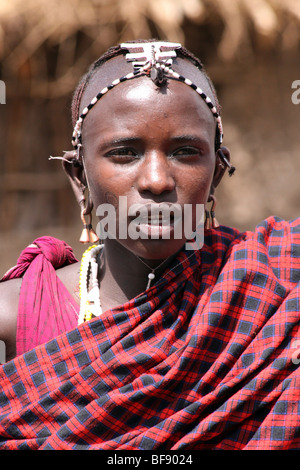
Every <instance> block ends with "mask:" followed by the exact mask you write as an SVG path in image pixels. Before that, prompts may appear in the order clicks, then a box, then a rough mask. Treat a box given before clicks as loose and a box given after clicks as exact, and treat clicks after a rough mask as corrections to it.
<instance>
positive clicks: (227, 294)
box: [0, 218, 300, 451]
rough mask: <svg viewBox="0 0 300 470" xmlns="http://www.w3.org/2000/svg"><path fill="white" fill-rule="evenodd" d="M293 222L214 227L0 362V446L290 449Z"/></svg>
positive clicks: (297, 249) (295, 325) (295, 414)
mask: <svg viewBox="0 0 300 470" xmlns="http://www.w3.org/2000/svg"><path fill="white" fill-rule="evenodd" d="M299 223H300V221H299V220H298V221H293V222H290V223H287V222H284V221H281V220H279V219H275V218H270V219H268V220H267V221H265V222H263V223H262V224H261V225H260V226H258V227H257V229H256V230H255V232H253V233H250V232H246V233H244V234H241V233H239V232H237V231H235V230H233V229H229V228H226V227H221V228H220V229H218V230H212V231H210V232H208V233H207V236H206V243H205V245H204V247H203V249H202V250H201V251H199V252H195V253H193V255H192V256H190V257H189V258H188V256H189V255H190V252H182V253H180V255H179V256H178V258H177V260H176V261H175V262H174V265H173V266H174V268H173V269H172V270H171V271H170V272H167V273H166V274H165V276H164V277H163V278H162V279H161V280H160V281H159V282H158V283H157V284H155V285H154V286H153V287H152V288H151V289H150V290H149V291H147V293H143V294H141V295H140V296H138V297H136V298H135V299H133V300H132V301H130V302H128V303H127V304H125V305H123V306H122V308H119V309H114V310H112V311H107V312H105V313H103V315H102V316H101V317H100V318H96V319H93V320H91V321H89V322H86V323H84V324H82V325H81V326H80V327H78V328H76V329H73V330H71V331H69V332H66V333H64V334H62V335H60V336H58V337H57V338H55V339H53V340H51V341H49V342H48V343H46V344H44V345H41V346H38V347H36V348H35V349H33V350H32V351H29V352H27V353H26V354H24V355H22V356H19V357H17V358H16V359H15V360H13V361H11V362H9V363H7V364H5V365H3V366H2V367H1V370H0V448H1V449H107V450H114V449H119V450H122V449H123V450H161V451H164V450H168V449H172V450H194V449H195V450H200V449H210V450H212V449H224V450H226V449H228V450H229V449H236V450H238V449H245V450H249V449H264V450H270V449H300V406H299V396H300V377H299V375H300V374H299V368H298V367H299V365H298V362H300V361H299V359H298V357H300V333H299V318H300V314H299V280H300V224H299ZM179 261H181V264H180V266H178V265H177V264H178V262H179ZM297 341H298V342H297Z"/></svg>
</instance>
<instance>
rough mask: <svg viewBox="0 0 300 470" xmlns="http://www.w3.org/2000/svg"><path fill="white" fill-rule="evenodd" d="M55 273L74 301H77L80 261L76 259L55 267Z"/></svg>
mask: <svg viewBox="0 0 300 470" xmlns="http://www.w3.org/2000/svg"><path fill="white" fill-rule="evenodd" d="M56 275H57V277H58V278H59V279H60V280H61V282H62V283H63V284H64V286H65V287H66V289H67V290H68V291H69V293H70V294H71V295H72V297H73V298H74V299H75V300H76V302H77V303H79V275H80V262H79V261H77V262H76V263H73V264H70V265H68V266H65V267H63V268H59V269H57V270H56Z"/></svg>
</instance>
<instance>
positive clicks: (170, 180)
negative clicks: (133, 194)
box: [138, 152, 176, 195]
mask: <svg viewBox="0 0 300 470" xmlns="http://www.w3.org/2000/svg"><path fill="white" fill-rule="evenodd" d="M175 186H176V183H175V179H174V175H173V173H172V168H171V164H170V162H169V161H168V159H167V156H166V155H164V154H158V153H154V152H153V153H151V154H148V155H146V156H145V159H144V162H143V165H142V167H140V171H139V177H138V189H139V191H140V192H142V193H146V192H150V193H152V194H155V195H161V194H163V193H165V192H167V193H170V192H172V191H173V190H174V189H175Z"/></svg>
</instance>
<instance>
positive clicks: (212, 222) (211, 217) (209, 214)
mask: <svg viewBox="0 0 300 470" xmlns="http://www.w3.org/2000/svg"><path fill="white" fill-rule="evenodd" d="M211 201H212V206H211V209H210V211H209V210H207V209H205V222H204V228H205V229H206V230H209V229H211V228H218V227H220V224H219V222H218V221H217V219H216V215H215V208H216V205H217V200H216V198H215V196H213V195H212V194H211V195H210V196H209V198H208V201H207V202H211Z"/></svg>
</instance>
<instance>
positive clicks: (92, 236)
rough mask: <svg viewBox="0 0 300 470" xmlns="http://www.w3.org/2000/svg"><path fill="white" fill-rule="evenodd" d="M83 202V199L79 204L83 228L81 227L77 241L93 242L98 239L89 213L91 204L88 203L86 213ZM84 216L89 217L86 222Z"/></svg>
mask: <svg viewBox="0 0 300 470" xmlns="http://www.w3.org/2000/svg"><path fill="white" fill-rule="evenodd" d="M84 202H85V200H84V199H83V200H82V201H81V202H80V206H81V213H80V217H81V221H82V223H83V229H82V232H81V236H80V239H79V241H80V243H93V244H94V243H97V242H98V241H99V237H98V235H97V234H96V232H95V231H94V229H93V227H92V214H91V211H92V204H91V203H89V208H88V213H87V208H86V207H85V206H84ZM85 216H88V218H89V223H88V224H87V222H86V219H85Z"/></svg>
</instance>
